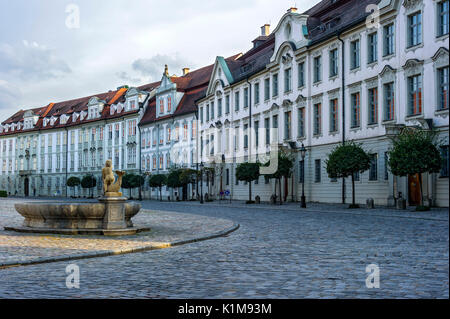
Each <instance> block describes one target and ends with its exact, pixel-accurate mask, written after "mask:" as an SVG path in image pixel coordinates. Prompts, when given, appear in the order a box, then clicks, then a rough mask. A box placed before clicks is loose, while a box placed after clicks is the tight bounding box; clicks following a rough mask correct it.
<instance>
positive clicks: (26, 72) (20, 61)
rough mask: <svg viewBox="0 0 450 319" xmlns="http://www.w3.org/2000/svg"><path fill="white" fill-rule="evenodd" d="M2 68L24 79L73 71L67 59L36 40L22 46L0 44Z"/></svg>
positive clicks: (40, 77)
mask: <svg viewBox="0 0 450 319" xmlns="http://www.w3.org/2000/svg"><path fill="white" fill-rule="evenodd" d="M0 70H1V71H2V72H4V73H7V74H8V75H10V76H17V77H19V78H20V79H23V80H45V79H50V78H57V77H59V76H62V75H65V74H68V73H71V69H70V67H69V66H68V65H67V63H66V62H65V61H63V60H62V59H59V58H58V57H57V56H56V55H55V54H54V52H53V51H52V50H50V49H48V48H46V47H45V46H41V45H39V44H37V43H36V42H33V43H28V42H27V41H24V42H23V44H22V45H21V46H12V45H9V44H6V43H3V44H0Z"/></svg>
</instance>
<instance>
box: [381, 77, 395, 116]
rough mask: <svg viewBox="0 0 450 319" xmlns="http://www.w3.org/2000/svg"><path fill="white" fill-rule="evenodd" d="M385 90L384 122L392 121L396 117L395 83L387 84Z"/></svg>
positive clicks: (384, 86)
mask: <svg viewBox="0 0 450 319" xmlns="http://www.w3.org/2000/svg"><path fill="white" fill-rule="evenodd" d="M383 88H384V120H385V121H391V120H393V119H394V116H395V99H394V82H390V83H386V84H384V85H383Z"/></svg>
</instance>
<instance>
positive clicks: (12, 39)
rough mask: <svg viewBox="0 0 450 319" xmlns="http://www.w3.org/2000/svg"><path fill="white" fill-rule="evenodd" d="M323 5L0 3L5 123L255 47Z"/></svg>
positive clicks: (282, 0) (123, 0)
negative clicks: (264, 35) (296, 14)
mask: <svg viewBox="0 0 450 319" xmlns="http://www.w3.org/2000/svg"><path fill="white" fill-rule="evenodd" d="M318 2H319V0H296V1H291V0H245V1H242V0H220V1H219V0H189V1H186V0H170V1H169V0H165V1H162V0H133V1H129V0H128V1H127V0H109V1H108V0H68V1H65V0H40V1H39V0H14V1H11V0H0V3H1V4H2V5H1V8H2V10H1V11H0V30H2V31H1V33H0V121H3V120H5V119H6V118H7V117H9V116H10V115H12V114H13V113H15V112H16V111H17V110H19V109H25V108H33V107H40V106H44V105H47V104H48V103H50V102H58V101H63V100H67V99H72V98H77V97H82V96H87V95H91V94H96V93H101V92H106V91H108V90H111V89H115V88H117V87H118V86H120V85H124V84H128V85H130V86H132V85H142V84H145V83H148V82H151V81H157V80H159V79H160V77H161V75H162V72H163V69H164V64H168V65H169V72H170V73H171V74H178V75H179V74H180V73H181V68H183V67H189V68H191V70H193V69H195V68H198V67H202V66H205V65H208V64H211V63H213V62H214V59H215V57H216V56H217V55H221V56H230V55H233V54H235V53H239V52H245V51H247V50H248V49H250V48H251V41H252V40H253V39H254V38H255V37H257V36H258V35H259V34H260V26H261V25H263V24H265V23H270V24H271V29H273V28H275V26H276V24H277V23H278V20H279V19H280V17H281V16H282V15H283V14H284V13H285V12H286V10H287V9H288V8H289V7H292V6H296V7H297V8H298V9H299V11H300V12H303V11H305V10H307V9H308V8H310V7H311V6H313V5H314V4H316V3H318Z"/></svg>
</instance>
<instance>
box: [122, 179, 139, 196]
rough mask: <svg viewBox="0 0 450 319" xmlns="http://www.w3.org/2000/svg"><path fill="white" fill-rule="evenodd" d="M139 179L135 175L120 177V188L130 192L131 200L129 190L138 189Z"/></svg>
mask: <svg viewBox="0 0 450 319" xmlns="http://www.w3.org/2000/svg"><path fill="white" fill-rule="evenodd" d="M139 177H140V176H138V175H135V174H125V175H123V177H122V188H128V189H129V190H130V198H131V199H132V198H133V197H131V190H132V189H133V188H136V187H139V180H140V179H139Z"/></svg>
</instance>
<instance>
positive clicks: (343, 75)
mask: <svg viewBox="0 0 450 319" xmlns="http://www.w3.org/2000/svg"><path fill="white" fill-rule="evenodd" d="M337 38H338V40H339V41H340V42H341V44H342V53H341V64H342V68H341V70H342V71H341V73H342V75H341V79H342V84H341V86H342V88H341V90H342V144H343V145H344V144H345V42H344V40H342V39H341V33H340V32H339V33H338V34H337ZM342 204H345V178H342Z"/></svg>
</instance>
